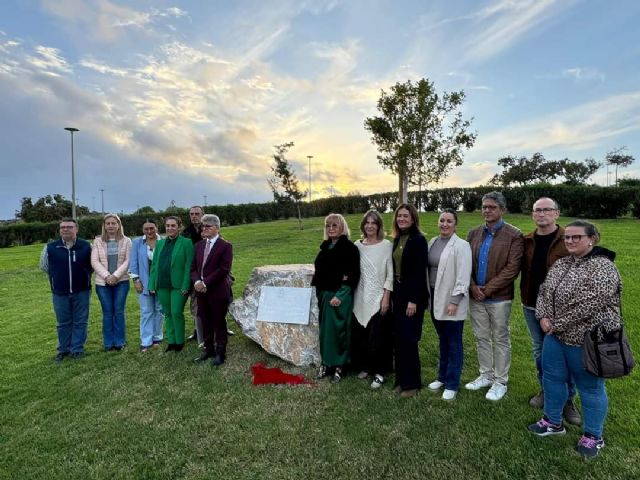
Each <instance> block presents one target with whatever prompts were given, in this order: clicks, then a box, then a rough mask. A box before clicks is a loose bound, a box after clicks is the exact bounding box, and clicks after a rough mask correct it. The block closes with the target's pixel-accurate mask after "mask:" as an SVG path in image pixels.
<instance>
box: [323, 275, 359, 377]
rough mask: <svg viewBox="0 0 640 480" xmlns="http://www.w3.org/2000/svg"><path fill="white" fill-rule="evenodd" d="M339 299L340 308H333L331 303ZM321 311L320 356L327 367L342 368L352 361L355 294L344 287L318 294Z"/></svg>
mask: <svg viewBox="0 0 640 480" xmlns="http://www.w3.org/2000/svg"><path fill="white" fill-rule="evenodd" d="M334 296H335V297H338V298H339V299H340V301H341V303H340V306H338V307H332V306H331V305H330V304H329V301H330V300H331V299H332V298H333V297H334ZM318 308H319V310H320V356H321V357H322V364H323V365H325V366H327V367H341V366H342V365H345V364H347V363H349V361H350V346H351V314H352V312H353V294H352V292H351V288H350V287H347V286H343V287H342V288H340V290H338V291H337V292H328V291H320V292H318Z"/></svg>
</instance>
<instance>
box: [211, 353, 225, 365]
mask: <svg viewBox="0 0 640 480" xmlns="http://www.w3.org/2000/svg"><path fill="white" fill-rule="evenodd" d="M223 363H224V357H223V356H222V355H216V356H215V357H213V358H212V359H211V365H213V366H214V367H219V366H220V365H222V364H223Z"/></svg>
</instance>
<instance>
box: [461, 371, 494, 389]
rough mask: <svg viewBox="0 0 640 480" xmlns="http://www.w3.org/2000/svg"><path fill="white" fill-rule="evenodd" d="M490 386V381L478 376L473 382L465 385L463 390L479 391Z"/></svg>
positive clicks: (491, 383) (491, 382)
mask: <svg viewBox="0 0 640 480" xmlns="http://www.w3.org/2000/svg"><path fill="white" fill-rule="evenodd" d="M491 385H493V381H492V380H489V379H488V378H486V377H483V376H482V375H480V376H479V377H478V378H476V379H475V380H474V381H473V382H469V383H467V384H466V385H465V386H464V388H466V389H467V390H480V389H481V388H485V387H490V386H491Z"/></svg>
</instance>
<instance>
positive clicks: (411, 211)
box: [392, 203, 429, 397]
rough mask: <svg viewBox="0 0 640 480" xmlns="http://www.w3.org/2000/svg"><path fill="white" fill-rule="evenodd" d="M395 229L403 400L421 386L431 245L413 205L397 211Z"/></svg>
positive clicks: (397, 330) (397, 329) (398, 360)
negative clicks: (421, 344) (422, 342)
mask: <svg viewBox="0 0 640 480" xmlns="http://www.w3.org/2000/svg"><path fill="white" fill-rule="evenodd" d="M392 229H393V230H392V233H393V277H394V282H393V295H392V301H393V319H394V337H395V369H396V384H395V389H396V391H398V392H399V393H400V395H401V396H402V397H413V396H414V395H416V394H417V393H418V390H420V388H421V387H422V380H421V377H420V355H419V352H418V342H419V341H420V336H421V335H422V323H423V320H424V312H425V310H426V308H427V306H428V304H429V290H428V288H427V257H428V246H427V241H426V239H425V238H424V235H423V234H422V232H421V231H420V220H419V218H418V211H417V210H416V208H415V207H414V206H413V205H410V204H407V203H403V204H401V205H400V206H399V207H398V208H397V209H396V211H395V213H394V215H393V227H392Z"/></svg>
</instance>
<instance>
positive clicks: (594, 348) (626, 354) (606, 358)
mask: <svg viewBox="0 0 640 480" xmlns="http://www.w3.org/2000/svg"><path fill="white" fill-rule="evenodd" d="M618 305H619V307H620V326H619V327H618V328H616V329H615V330H612V331H609V332H607V331H606V330H605V328H604V326H603V325H602V324H599V325H596V326H594V327H593V328H592V329H591V330H590V331H588V332H586V333H585V334H584V346H583V349H582V365H583V366H584V369H585V370H586V371H587V372H589V373H591V374H593V375H595V376H596V377H602V378H619V377H624V376H625V375H629V373H631V370H632V369H633V367H634V366H635V364H636V361H635V359H634V358H633V353H632V352H631V346H630V345H629V339H628V338H627V335H626V334H625V333H624V326H623V324H622V298H621V295H620V287H619V286H618Z"/></svg>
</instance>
